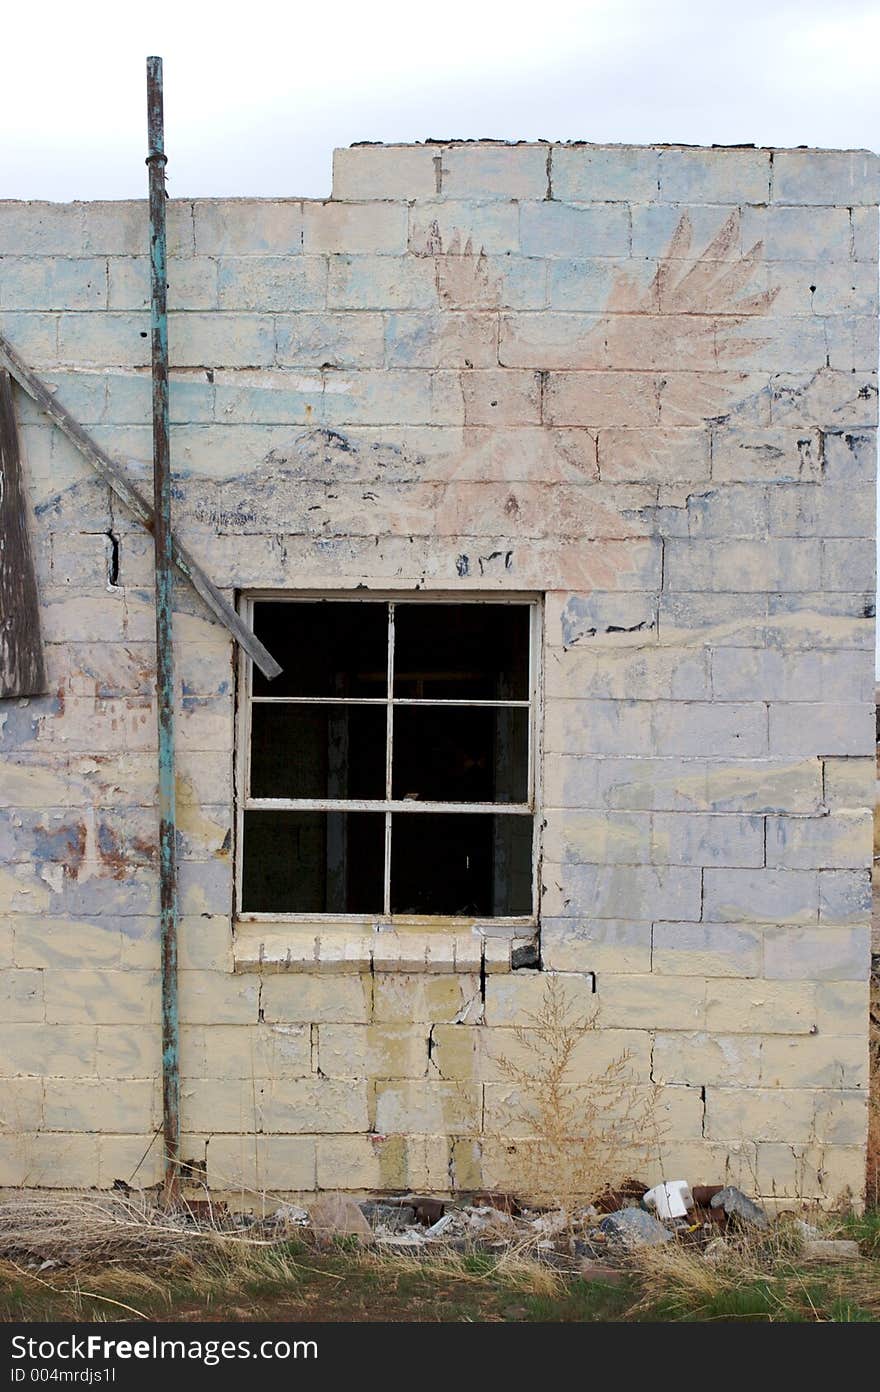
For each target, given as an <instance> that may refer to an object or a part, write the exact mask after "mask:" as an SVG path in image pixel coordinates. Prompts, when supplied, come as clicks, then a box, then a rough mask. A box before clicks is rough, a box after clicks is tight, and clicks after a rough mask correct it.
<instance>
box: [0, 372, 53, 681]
mask: <svg viewBox="0 0 880 1392" xmlns="http://www.w3.org/2000/svg"><path fill="white" fill-rule="evenodd" d="M45 690H46V669H45V665H44V663H43V644H42V639H41V636H40V607H39V601H38V598H37V577H36V575H35V573H34V560H33V555H32V553H31V540H30V535H29V531H28V511H27V500H26V498H25V493H24V487H23V484H22V477H21V452H20V450H19V446H18V430H17V428H16V424H15V407H14V403H13V400H12V380H11V378H10V376H9V373H8V372H4V371H2V370H0V697H3V696H39V695H41V694H42V693H43V692H44V691H45Z"/></svg>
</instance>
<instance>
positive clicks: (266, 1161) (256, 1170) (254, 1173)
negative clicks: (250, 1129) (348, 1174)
mask: <svg viewBox="0 0 880 1392" xmlns="http://www.w3.org/2000/svg"><path fill="white" fill-rule="evenodd" d="M207 1154H208V1183H209V1184H210V1186H211V1188H212V1189H219V1190H224V1189H231V1190H236V1189H238V1190H241V1189H248V1190H250V1191H251V1192H252V1193H256V1194H260V1193H262V1192H263V1190H265V1189H273V1190H278V1191H280V1192H282V1193H291V1192H292V1193H295V1192H297V1191H300V1192H302V1191H306V1190H309V1189H314V1188H315V1164H316V1152H315V1137H314V1136H253V1135H251V1136H211V1137H210V1139H209V1141H208V1151H207Z"/></svg>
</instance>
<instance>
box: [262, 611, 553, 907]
mask: <svg viewBox="0 0 880 1392" xmlns="http://www.w3.org/2000/svg"><path fill="white" fill-rule="evenodd" d="M248 607H249V610H250V620H251V622H252V624H253V627H254V631H255V632H256V634H257V636H258V637H259V638H260V640H261V641H262V642H263V643H265V645H266V647H267V648H268V649H269V651H270V652H271V653H272V654H273V655H274V656H275V657H277V659H278V661H279V662H280V663H281V665H282V667H283V669H284V670H283V672H282V675H281V676H280V677H278V678H277V679H276V680H275V681H273V682H269V681H267V680H266V679H265V678H264V677H263V676H261V675H260V673H259V672H258V671H256V670H255V669H254V668H253V667H252V666H251V665H250V664H248V670H247V672H246V674H245V680H246V690H245V697H246V699H245V700H244V702H243V717H244V726H243V748H242V761H241V765H240V768H241V775H242V779H243V787H244V797H243V798H242V799H241V816H240V824H239V841H240V846H241V860H240V875H239V882H240V886H241V890H240V896H241V897H240V906H241V911H242V912H243V913H252V914H276V915H277V914H304V915H308V916H314V915H316V914H326V915H329V916H332V917H337V916H339V915H343V914H357V915H364V916H374V917H376V916H380V915H387V916H391V915H404V916H406V915H430V916H441V917H453V918H475V917H479V918H523V917H531V916H532V914H533V897H534V895H533V841H534V820H535V819H534V764H535V757H534V750H535V729H534V726H535V701H534V692H535V662H536V656H535V654H536V623H537V606H536V605H535V604H534V603H532V602H527V601H507V600H479V601H465V602H456V603H450V602H434V601H425V600H422V599H394V600H376V599H369V600H366V599H364V600H355V599H350V598H349V599H293V598H255V599H252V600H250V601H248Z"/></svg>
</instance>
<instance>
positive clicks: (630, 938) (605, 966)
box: [541, 917, 651, 974]
mask: <svg viewBox="0 0 880 1392" xmlns="http://www.w3.org/2000/svg"><path fill="white" fill-rule="evenodd" d="M541 961H542V964H543V966H544V968H545V969H546V970H547V971H549V972H580V973H584V974H588V973H591V972H593V973H595V972H633V973H641V972H648V971H650V970H651V924H650V922H647V921H644V920H642V921H638V920H637V921H632V920H630V919H613V918H603V919H594V918H586V919H584V920H580V919H576V918H547V917H544V918H543V919H542V921H541Z"/></svg>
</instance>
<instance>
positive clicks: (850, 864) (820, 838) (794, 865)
mask: <svg viewBox="0 0 880 1392" xmlns="http://www.w3.org/2000/svg"><path fill="white" fill-rule="evenodd" d="M872 845H873V817H872V814H871V813H870V812H867V811H865V812H841V813H837V814H833V815H831V816H830V817H768V818H767V864H768V865H771V866H785V867H787V868H791V869H803V870H808V869H820V870H837V869H856V870H858V869H861V868H862V867H864V866H866V865H869V864H870V862H871V855H872Z"/></svg>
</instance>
